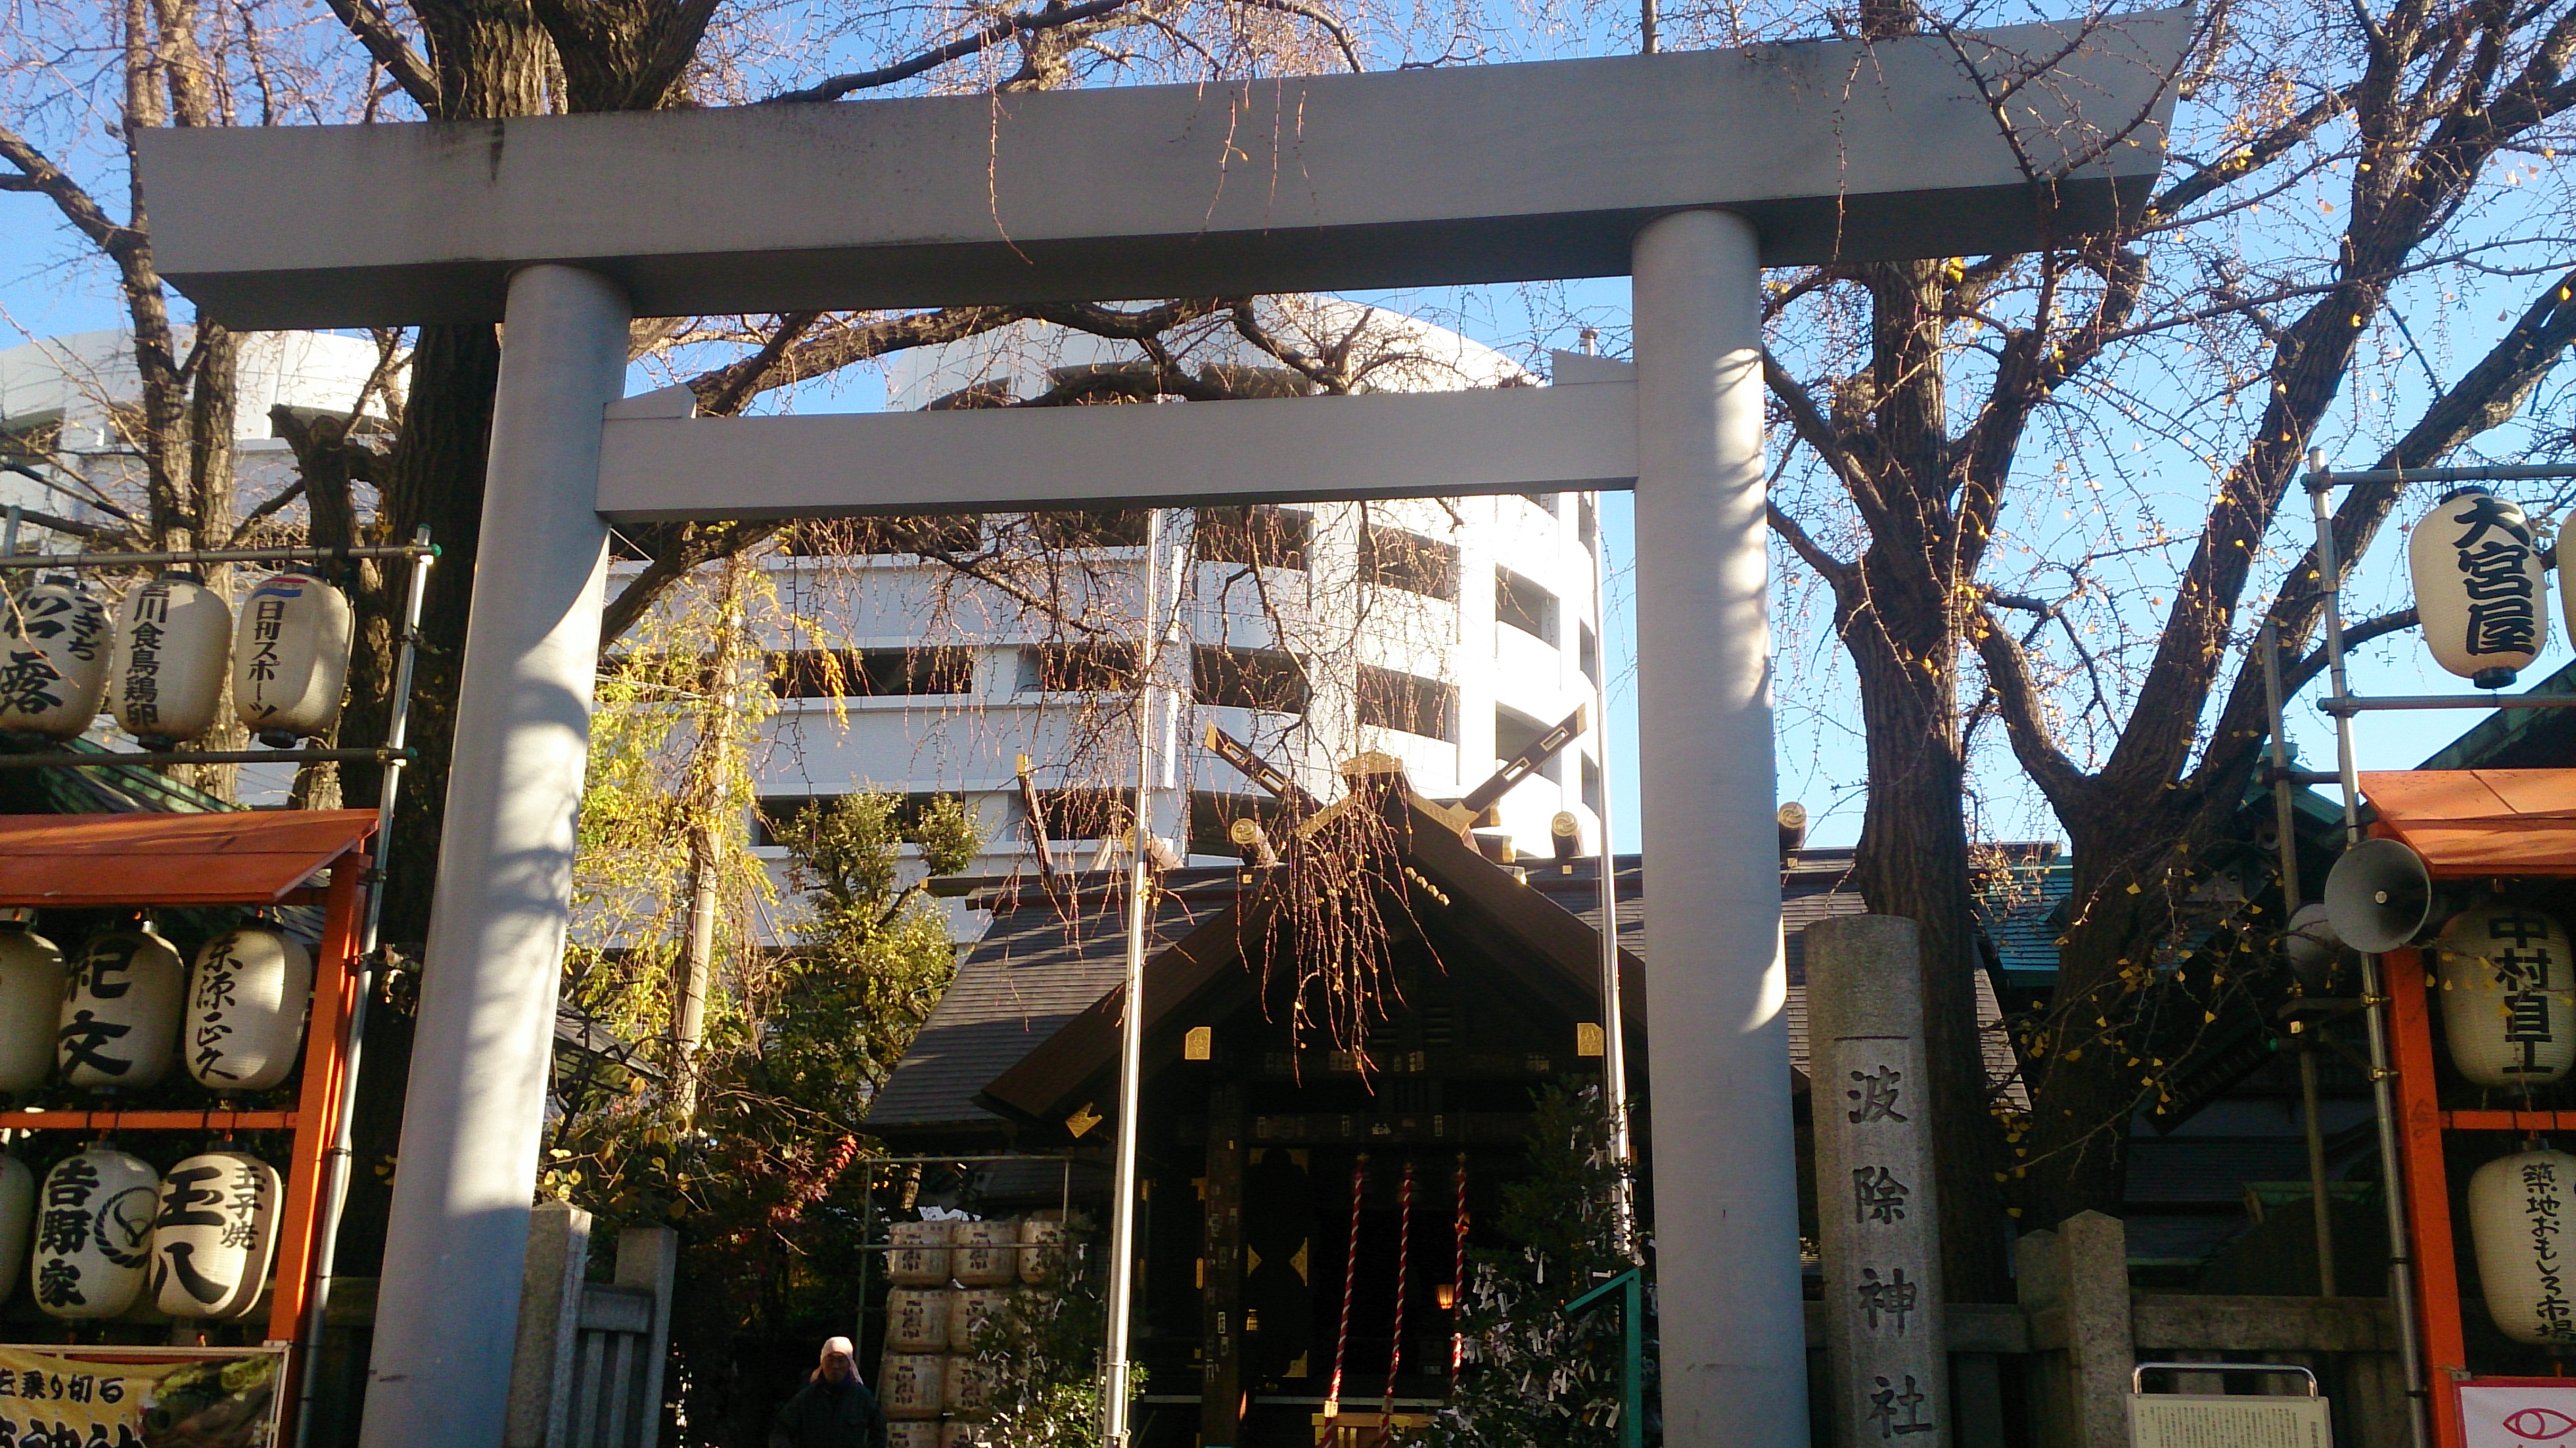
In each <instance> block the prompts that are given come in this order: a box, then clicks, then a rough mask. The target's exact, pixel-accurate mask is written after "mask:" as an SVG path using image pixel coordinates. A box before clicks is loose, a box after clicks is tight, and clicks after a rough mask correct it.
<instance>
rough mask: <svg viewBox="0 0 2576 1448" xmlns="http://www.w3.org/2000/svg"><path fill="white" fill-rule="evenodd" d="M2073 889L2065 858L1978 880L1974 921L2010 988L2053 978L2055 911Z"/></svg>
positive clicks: (2070, 868) (2070, 867)
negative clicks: (1981, 931) (1990, 946)
mask: <svg viewBox="0 0 2576 1448" xmlns="http://www.w3.org/2000/svg"><path fill="white" fill-rule="evenodd" d="M2074 885H2075V867H2074V865H2073V864H2071V863H2069V862H2068V861H2065V860H2051V861H2048V862H2046V863H2042V864H2028V865H2010V866H2006V867H2005V868H2003V869H2001V870H1997V871H1994V872H1992V873H1990V874H1988V875H1986V876H1984V877H1983V878H1981V879H1980V880H1979V881H1978V884H1977V923H1978V924H1979V925H1982V926H1984V927H1985V931H1986V938H1987V939H1988V940H1991V941H1993V942H1994V946H1995V955H1996V957H1997V959H1998V960H1999V961H2000V962H2001V964H2002V965H2003V968H2004V974H2005V977H2006V978H2007V979H2009V980H2011V981H2012V983H2013V984H2015V985H2038V984H2044V983H2046V982H2047V981H2050V980H2054V979H2055V978H2056V976H2057V934H2058V931H2059V930H2061V929H2063V928H2064V927H2063V925H2062V924H2061V923H2060V922H2059V921H2058V920H2057V918H2056V915H2057V908H2058V907H2059V906H2060V905H2063V904H2065V903H2066V896H2067V893H2068V891H2070V890H2072V889H2073V888H2074Z"/></svg>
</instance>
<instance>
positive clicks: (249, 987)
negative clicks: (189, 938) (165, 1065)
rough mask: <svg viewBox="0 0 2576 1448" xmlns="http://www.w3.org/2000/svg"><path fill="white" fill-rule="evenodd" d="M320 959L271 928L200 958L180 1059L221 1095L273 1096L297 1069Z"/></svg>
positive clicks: (230, 939)
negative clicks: (260, 1093) (257, 1093)
mask: <svg viewBox="0 0 2576 1448" xmlns="http://www.w3.org/2000/svg"><path fill="white" fill-rule="evenodd" d="M312 999H313V952H311V951H309V950H306V949H305V948H304V946H303V945H302V944H301V943H300V942H298V941H296V940H294V939H293V938H291V937H289V936H286V935H283V934H280V933H279V932H277V931H275V930H271V929H269V928H267V927H266V926H257V925H252V926H244V927H243V928H241V929H239V930H227V931H225V932H224V933H223V934H221V935H218V936H216V937H215V938H214V939H212V940H209V941H207V942H206V945H205V948H204V949H203V950H200V951H198V952H197V964H196V968H195V969H194V970H193V971H191V972H190V973H189V975H188V1009H187V1014H186V1016H185V1018H184V1019H183V1021H182V1023H181V1025H180V1029H179V1054H180V1056H181V1057H182V1058H183V1059H184V1060H185V1061H186V1063H187V1067H188V1074H189V1075H191V1076H194V1077H196V1078H197V1081H198V1083H199V1084H201V1085H203V1086H205V1087H207V1088H208V1089H210V1090H214V1091H265V1090H267V1089H269V1088H270V1087H272V1086H275V1085H276V1084H278V1083H279V1082H281V1081H283V1080H285V1079H286V1077H287V1073H289V1072H291V1071H293V1070H294V1069H295V1048H296V1047H297V1046H298V1045H300V1044H302V1043H303V1040H304V1009H305V1006H306V1005H307V1004H309V1003H310V1002H311V1001H312Z"/></svg>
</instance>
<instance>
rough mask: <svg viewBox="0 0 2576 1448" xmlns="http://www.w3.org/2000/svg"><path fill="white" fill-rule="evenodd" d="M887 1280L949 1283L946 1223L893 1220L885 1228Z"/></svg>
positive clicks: (919, 1284) (903, 1283) (901, 1283)
mask: <svg viewBox="0 0 2576 1448" xmlns="http://www.w3.org/2000/svg"><path fill="white" fill-rule="evenodd" d="M886 1240H887V1242H889V1243H890V1244H892V1247H893V1250H891V1251H889V1252H887V1253H886V1280H887V1281H888V1282H891V1283H894V1284H895V1285H896V1286H898V1287H945V1286H947V1285H948V1224H947V1223H946V1222H896V1223H894V1224H893V1225H892V1226H891V1227H889V1228H888V1229H887V1231H886Z"/></svg>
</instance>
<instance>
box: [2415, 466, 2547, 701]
mask: <svg viewBox="0 0 2576 1448" xmlns="http://www.w3.org/2000/svg"><path fill="white" fill-rule="evenodd" d="M2406 564H2407V569H2408V571H2409V572H2410V573H2412V574H2413V575H2414V580H2415V612H2416V615H2417V616H2418V617H2419V618H2420V619H2421V620H2422V623H2423V629H2424V643H2425V645H2426V646H2427V647H2429V648H2430V649H2432V651H2433V659H2434V662H2436V663H2438V664H2440V665H2441V666H2442V667H2443V668H2445V669H2448V670H2449V671H2450V672H2452V673H2454V674H2457V675H2459V676H2460V677H2461V678H2463V679H2467V680H2468V681H2470V682H2471V683H2473V684H2476V685H2477V686H2478V687H2479V688H2481V689H2501V688H2503V687H2504V686H2505V685H2507V684H2510V683H2512V682H2513V680H2514V675H2516V674H2518V673H2520V672H2522V670H2524V669H2525V668H2528V667H2530V665H2531V661H2532V660H2533V659H2536V658H2538V657H2540V651H2541V650H2542V649H2543V648H2545V647H2547V646H2548V644H2549V575H2548V574H2547V573H2546V572H2545V571H2543V570H2542V568H2541V566H2540V550H2539V549H2538V548H2537V547H2535V546H2534V545H2533V543H2532V539H2531V523H2530V521H2529V520H2527V519H2526V518H2524V517H2523V515H2522V509H2521V508H2520V507H2519V506H2518V505H2516V504H2515V503H2514V502H2513V500H2512V499H2510V498H2499V497H2497V496H2496V495H2495V494H2493V493H2490V492H2488V491H2487V490H2486V489H2484V488H2462V489H2460V490H2458V491H2457V492H2454V493H2451V494H2449V495H2447V496H2445V497H2444V498H2443V499H2442V501H2440V502H2438V503H2436V504H2434V505H2433V510H2432V511H2431V512H2429V513H2426V514H2425V515H2424V517H2423V518H2422V520H2421V521H2419V522H2417V523H2416V525H2415V530H2414V533H2413V536H2412V537H2410V538H2409V539H2408V540H2407V544H2406Z"/></svg>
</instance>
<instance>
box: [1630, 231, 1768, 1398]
mask: <svg viewBox="0 0 2576 1448" xmlns="http://www.w3.org/2000/svg"><path fill="white" fill-rule="evenodd" d="M1633 255H1634V258H1635V260H1634V263H1633V266H1632V271H1633V274H1634V276H1635V308H1634V310H1635V313H1636V323H1637V331H1636V340H1637V381H1636V389H1637V394H1636V396H1637V463H1638V468H1637V489H1636V497H1637V503H1636V507H1637V564H1636V567H1637V646H1638V652H1639V653H1640V654H1641V655H1642V656H1644V657H1645V658H1648V659H1651V660H1653V662H1652V664H1650V665H1649V666H1648V667H1647V668H1646V669H1645V671H1644V672H1643V674H1642V675H1641V676H1640V677H1639V681H1638V683H1639V689H1638V715H1639V730H1638V735H1639V741H1640V744H1641V746H1642V749H1641V764H1642V769H1641V770H1640V774H1639V786H1640V793H1641V795H1642V797H1643V799H1644V806H1645V808H1644V814H1643V817H1642V819H1641V820H1640V823H1641V824H1642V825H1643V830H1642V833H1643V836H1644V845H1645V857H1646V859H1647V861H1648V862H1649V864H1648V866H1647V871H1646V918H1647V919H1649V920H1651V921H1653V922H1655V925H1654V930H1655V939H1656V940H1657V942H1658V944H1657V946H1656V952H1657V954H1656V958H1655V968H1654V969H1653V970H1650V971H1648V972H1646V977H1645V986H1646V995H1647V1014H1648V1017H1649V1018H1650V1019H1652V1020H1656V1021H1660V1022H1664V1023H1666V1029H1668V1030H1672V1029H1678V1030H1680V1031H1681V1032H1683V1033H1684V1034H1685V1035H1687V1036H1688V1037H1689V1039H1687V1040H1675V1039H1672V1038H1670V1037H1667V1038H1666V1039H1665V1041H1664V1047H1663V1049H1661V1050H1657V1051H1654V1052H1651V1053H1649V1055H1648V1058H1647V1062H1646V1068H1647V1082H1648V1089H1649V1093H1650V1099H1651V1100H1652V1101H1653V1102H1654V1133H1655V1135H1654V1141H1653V1145H1652V1150H1653V1152H1654V1166H1655V1184H1654V1191H1655V1225H1656V1232H1657V1241H1656V1250H1655V1259H1656V1264H1655V1265H1656V1277H1657V1290H1658V1294H1659V1296H1660V1298H1661V1300H1662V1303H1663V1317H1662V1349H1661V1350H1662V1360H1663V1384H1664V1389H1663V1391H1664V1423H1665V1434H1666V1437H1667V1438H1668V1439H1669V1440H1670V1441H1671V1442H1674V1443H1677V1444H1689V1445H1690V1448H1778V1445H1780V1444H1784V1443H1804V1442H1806V1441H1807V1437H1808V1425H1807V1352H1806V1346H1805V1339H1804V1337H1803V1335H1802V1334H1801V1331H1800V1329H1799V1323H1800V1322H1801V1321H1803V1319H1804V1309H1803V1308H1802V1307H1801V1306H1800V1305H1799V1298H1800V1296H1801V1293H1800V1290H1799V1285H1798V1199H1797V1172H1796V1168H1795V1165H1794V1163H1795V1156H1794V1154H1793V1144H1794V1133H1793V1130H1792V1127H1791V1124H1790V1102H1789V1034H1788V1020H1787V1017H1786V1014H1785V1012H1784V1007H1785V1006H1786V1004H1787V1000H1788V969H1787V966H1786V964H1785V962H1784V961H1783V959H1782V956H1781V947H1780V869H1779V855H1778V852H1777V850H1776V849H1775V848H1774V847H1773V845H1772V841H1773V840H1775V839H1776V838H1777V837H1778V831H1779V821H1778V820H1777V818H1776V817H1775V813H1774V812H1775V811H1776V809H1777V808H1778V805H1779V797H1778V780H1777V777H1776V774H1775V765H1774V757H1775V756H1774V745H1773V739H1772V724H1771V644H1770V639H1771V628H1770V617H1769V600H1770V560H1769V556H1768V553H1767V552H1766V543H1765V533H1764V529H1765V526H1766V525H1765V522H1764V491H1765V487H1766V473H1765V470H1764V468H1763V447H1762V412H1763V403H1764V397H1763V388H1762V303H1761V286H1762V261H1761V254H1760V249H1759V237H1758V235H1757V233H1756V231H1755V229H1754V227H1753V225H1752V223H1751V222H1749V221H1747V220H1745V219H1744V218H1743V217H1740V216H1735V215H1731V214H1728V213H1725V212H1719V211H1683V212H1677V213H1674V214H1672V215H1668V216H1663V217H1659V218H1657V219H1656V220H1654V221H1651V222H1649V223H1647V224H1646V226H1645V227H1644V228H1643V229H1642V230H1640V231H1639V232H1638V233H1637V237H1636V241H1635V244H1634V251H1633Z"/></svg>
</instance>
